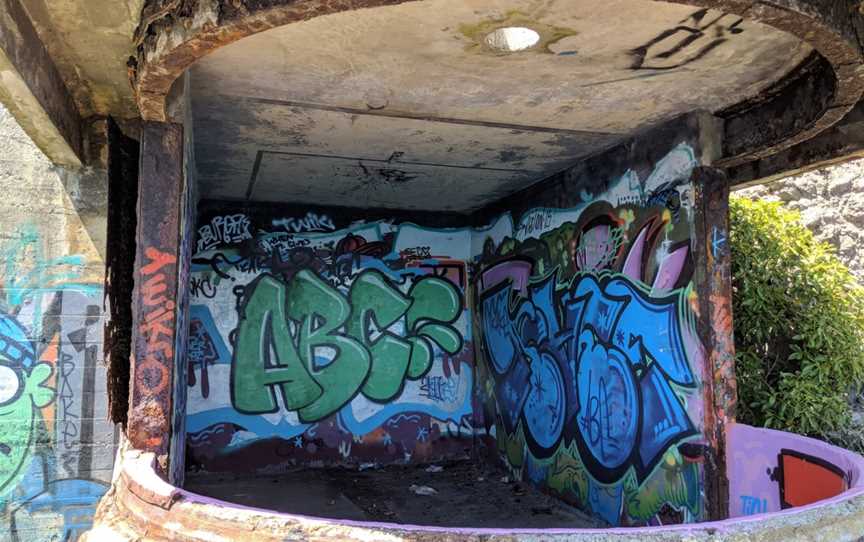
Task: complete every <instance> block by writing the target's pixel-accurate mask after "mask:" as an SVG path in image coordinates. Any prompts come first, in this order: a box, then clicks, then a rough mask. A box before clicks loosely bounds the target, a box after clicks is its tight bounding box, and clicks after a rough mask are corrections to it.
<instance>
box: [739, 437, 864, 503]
mask: <svg viewBox="0 0 864 542" xmlns="http://www.w3.org/2000/svg"><path fill="white" fill-rule="evenodd" d="M726 463H727V473H728V475H729V517H732V518H735V517H741V516H749V515H754V514H764V513H772V512H779V511H780V510H785V509H788V508H793V507H800V506H805V505H808V504H812V503H815V502H820V501H822V502H841V501H843V500H845V499H847V498H848V497H849V496H850V495H854V494H858V493H864V481H862V479H861V477H862V474H864V458H862V457H861V456H860V455H858V454H855V453H852V452H850V451H848V450H843V449H841V448H837V447H836V446H831V445H829V444H826V443H824V442H822V441H819V440H814V439H809V438H805V437H801V436H799V435H794V434H792V433H786V432H783V431H772V430H770V429H757V428H755V427H750V426H749V425H744V424H733V425H730V426H729V427H728V430H727V454H726ZM826 499H827V501H825V500H826Z"/></svg>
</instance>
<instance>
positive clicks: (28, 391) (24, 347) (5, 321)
mask: <svg viewBox="0 0 864 542" xmlns="http://www.w3.org/2000/svg"><path fill="white" fill-rule="evenodd" d="M52 371H53V368H52V367H51V365H49V364H47V363H42V362H37V360H36V351H35V349H34V348H33V345H32V344H31V342H30V340H29V339H28V338H27V334H26V332H25V330H24V328H23V327H21V325H20V324H18V322H16V321H15V320H14V319H13V318H11V317H9V316H6V315H2V314H0V497H3V495H5V494H7V493H8V492H9V491H11V490H12V489H13V488H15V487H16V485H17V484H18V482H19V481H20V480H21V478H22V477H23V476H24V475H25V473H26V472H27V466H28V464H29V462H30V458H31V456H32V451H33V447H34V445H35V440H36V439H35V436H36V434H37V431H38V425H39V424H40V423H41V416H40V413H39V409H41V408H42V407H45V406H47V405H48V404H50V403H51V401H53V400H54V395H55V392H54V390H53V389H51V388H49V387H47V385H46V383H47V382H48V381H49V379H50V377H51V373H52Z"/></svg>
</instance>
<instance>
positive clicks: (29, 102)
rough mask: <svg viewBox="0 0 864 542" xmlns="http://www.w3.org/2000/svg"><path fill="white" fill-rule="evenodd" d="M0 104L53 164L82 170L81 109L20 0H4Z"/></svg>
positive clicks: (0, 13)
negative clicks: (78, 167) (79, 111)
mask: <svg viewBox="0 0 864 542" xmlns="http://www.w3.org/2000/svg"><path fill="white" fill-rule="evenodd" d="M0 102H2V103H3V104H4V105H5V106H6V108H7V109H9V111H10V112H11V113H12V115H13V116H14V117H15V119H16V120H17V121H18V124H20V125H21V127H22V128H23V129H24V131H25V132H26V133H27V135H29V136H30V138H31V139H32V140H33V142H34V143H36V146H38V147H39V149H41V150H42V152H44V153H45V155H46V156H47V157H48V158H49V159H50V160H51V161H53V162H54V163H56V164H59V165H64V166H80V165H81V163H82V161H83V156H84V154H83V145H82V136H81V131H82V128H81V117H80V115H79V113H78V109H77V108H76V107H75V102H74V101H73V100H72V96H71V94H70V93H69V91H68V89H67V88H66V85H65V84H64V83H63V78H62V77H61V76H60V72H59V71H58V70H57V67H56V66H55V65H54V62H53V61H52V59H51V57H50V55H49V54H48V51H47V49H46V48H45V46H44V44H43V43H42V41H41V40H40V39H39V35H38V34H37V33H36V29H35V28H33V24H32V23H31V22H30V19H29V18H28V17H27V14H26V13H25V12H24V9H23V8H22V7H21V4H20V3H19V1H18V0H0Z"/></svg>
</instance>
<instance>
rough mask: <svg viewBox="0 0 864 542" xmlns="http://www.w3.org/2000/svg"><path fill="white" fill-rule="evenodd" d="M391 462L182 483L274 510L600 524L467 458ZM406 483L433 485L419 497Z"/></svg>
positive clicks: (447, 522)
mask: <svg viewBox="0 0 864 542" xmlns="http://www.w3.org/2000/svg"><path fill="white" fill-rule="evenodd" d="M441 466H442V467H443V470H441V471H440V472H428V471H427V467H426V466H390V467H386V468H381V469H368V470H364V471H359V472H358V471H356V470H344V469H338V470H336V469H306V470H298V471H294V472H289V473H285V474H280V475H276V476H267V477H256V478H252V477H244V478H235V477H231V476H225V475H221V474H203V473H190V474H189V475H188V476H187V482H186V486H185V487H186V489H187V490H189V491H192V492H195V493H198V494H201V495H207V496H210V497H214V498H217V499H221V500H225V501H230V502H234V503H237V504H242V505H246V506H254V507H257V508H267V509H271V510H276V511H279V512H288V513H293V514H302V515H309V516H319V517H328V518H338V519H351V520H360V521H385V522H391V523H400V524H412V525H436V526H443V527H480V528H482V527H498V528H556V527H562V528H563V527H570V528H576V527H603V526H604V525H603V524H602V523H601V522H598V521H597V520H594V519H592V518H590V517H588V516H586V515H585V514H583V513H582V512H580V511H579V510H576V509H575V508H572V507H570V506H567V505H565V504H563V503H561V502H559V501H558V500H557V499H554V498H552V497H549V496H547V495H545V494H543V493H540V492H539V491H536V490H534V489H532V488H531V487H530V486H528V485H526V484H521V483H515V482H511V481H510V480H509V478H508V477H507V475H506V473H505V472H504V471H502V470H500V469H498V468H495V467H489V466H478V465H475V464H473V463H470V462H461V463H451V464H446V465H441ZM411 486H426V487H431V488H433V489H434V490H435V491H436V493H435V494H433V495H418V494H416V493H414V491H412V489H411Z"/></svg>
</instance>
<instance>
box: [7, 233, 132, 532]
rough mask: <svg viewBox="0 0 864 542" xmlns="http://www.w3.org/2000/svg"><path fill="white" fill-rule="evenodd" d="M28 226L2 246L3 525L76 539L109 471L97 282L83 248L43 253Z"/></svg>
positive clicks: (111, 442) (110, 438)
mask: <svg viewBox="0 0 864 542" xmlns="http://www.w3.org/2000/svg"><path fill="white" fill-rule="evenodd" d="M45 252H46V248H45V244H44V242H43V240H42V238H41V236H40V234H39V230H38V229H37V228H36V227H35V226H31V225H25V226H23V227H20V228H18V230H16V231H15V235H13V236H11V238H10V239H9V240H7V241H6V242H5V243H4V244H3V245H2V246H0V254H2V257H3V261H2V262H3V274H2V276H0V293H2V302H0V419H2V420H3V422H2V423H0V532H4V533H7V534H8V538H5V537H4V538H3V540H7V539H9V540H16V541H17V540H36V539H39V540H43V539H44V540H49V539H50V540H74V539H76V538H77V537H78V535H79V534H81V533H82V532H83V531H84V530H86V529H87V528H89V526H90V524H91V523H92V517H93V514H94V512H95V507H96V503H97V502H98V500H99V498H100V497H101V496H102V495H103V494H104V493H105V491H106V490H107V487H108V484H109V482H110V479H111V468H112V464H113V456H114V447H115V445H116V442H115V433H114V430H113V427H112V426H111V424H110V422H108V421H107V403H106V402H107V397H106V393H105V376H104V368H103V367H102V363H101V342H102V337H101V333H102V310H101V287H99V286H95V284H98V282H97V279H96V277H95V276H91V275H95V273H92V272H90V271H88V269H87V267H86V263H87V262H86V258H85V257H84V256H81V255H70V256H62V257H59V258H48V257H46V255H45Z"/></svg>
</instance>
